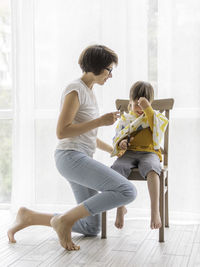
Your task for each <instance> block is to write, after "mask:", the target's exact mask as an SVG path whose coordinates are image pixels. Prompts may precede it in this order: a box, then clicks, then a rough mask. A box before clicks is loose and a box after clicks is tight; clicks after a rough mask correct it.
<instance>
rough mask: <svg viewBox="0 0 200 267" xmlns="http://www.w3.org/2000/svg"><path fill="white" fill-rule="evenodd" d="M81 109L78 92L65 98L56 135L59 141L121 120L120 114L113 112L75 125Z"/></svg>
mask: <svg viewBox="0 0 200 267" xmlns="http://www.w3.org/2000/svg"><path fill="white" fill-rule="evenodd" d="M79 107H80V104H79V100H78V93H77V92H76V91H72V92H71V93H69V94H67V95H66V96H65V100H64V103H63V107H62V110H61V113H60V115H59V118H58V123H57V130H56V133H57V137H58V139H63V138H69V137H75V136H79V135H81V134H83V133H86V132H88V131H91V130H93V129H95V128H97V127H100V126H104V125H111V124H113V123H115V121H116V120H117V119H118V118H119V112H111V113H107V114H105V115H103V116H101V117H99V118H97V119H94V120H91V121H87V122H82V123H78V124H73V123H72V122H73V120H74V118H75V116H76V113H77V111H78V109H79Z"/></svg>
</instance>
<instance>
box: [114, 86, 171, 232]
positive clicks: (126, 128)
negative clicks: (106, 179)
mask: <svg viewBox="0 0 200 267" xmlns="http://www.w3.org/2000/svg"><path fill="white" fill-rule="evenodd" d="M153 99H154V90H153V87H152V86H151V84H149V83H147V82H143V81H138V82H136V83H135V84H134V85H133V86H132V87H131V89H130V101H129V114H126V115H125V114H123V115H122V116H121V119H120V121H119V123H118V125H117V127H116V135H115V137H114V138H113V144H114V150H113V153H112V156H115V155H117V156H119V158H118V159H117V160H116V161H115V162H114V164H113V165H112V166H111V168H112V169H114V170H115V171H117V172H119V173H121V174H122V175H124V176H125V177H127V178H128V176H129V174H130V173H131V169H132V168H138V169H139V172H140V174H141V176H142V177H144V179H147V183H148V189H149V194H150V200H151V222H150V227H151V229H157V228H160V227H161V225H162V223H161V218H160V212H159V182H160V181H159V175H160V172H161V164H160V162H161V161H162V155H161V150H160V142H161V139H162V136H163V134H164V131H165V129H166V127H167V124H168V120H167V118H166V117H165V116H164V115H162V114H161V113H158V112H156V111H154V110H153V109H152V107H151V103H152V101H153ZM126 212H127V210H126V208H125V206H122V207H118V209H117V215H116V221H115V226H116V227H117V228H122V227H123V224H124V215H125V214H126Z"/></svg>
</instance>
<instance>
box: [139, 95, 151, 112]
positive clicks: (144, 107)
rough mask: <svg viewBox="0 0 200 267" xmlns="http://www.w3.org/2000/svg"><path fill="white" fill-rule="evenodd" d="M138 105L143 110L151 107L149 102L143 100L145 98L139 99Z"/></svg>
mask: <svg viewBox="0 0 200 267" xmlns="http://www.w3.org/2000/svg"><path fill="white" fill-rule="evenodd" d="M138 105H139V106H140V107H141V108H142V109H143V110H144V109H146V108H148V107H149V106H151V104H150V103H149V101H148V100H147V99H146V98H145V97H140V98H139V100H138Z"/></svg>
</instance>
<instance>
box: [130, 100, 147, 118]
mask: <svg viewBox="0 0 200 267" xmlns="http://www.w3.org/2000/svg"><path fill="white" fill-rule="evenodd" d="M130 109H131V110H132V111H133V112H134V113H135V114H136V115H137V116H141V115H142V114H143V113H144V112H143V110H142V108H141V107H140V106H139V105H138V99H135V100H130Z"/></svg>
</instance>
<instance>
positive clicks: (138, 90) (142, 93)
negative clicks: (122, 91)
mask: <svg viewBox="0 0 200 267" xmlns="http://www.w3.org/2000/svg"><path fill="white" fill-rule="evenodd" d="M129 97H130V100H133V101H134V100H136V99H139V98H140V97H145V98H146V99H147V100H148V101H149V102H152V101H153V99H154V90H153V87H152V85H151V84H150V83H148V82H143V81H138V82H136V83H134V84H133V85H132V87H131V89H130V95H129Z"/></svg>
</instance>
